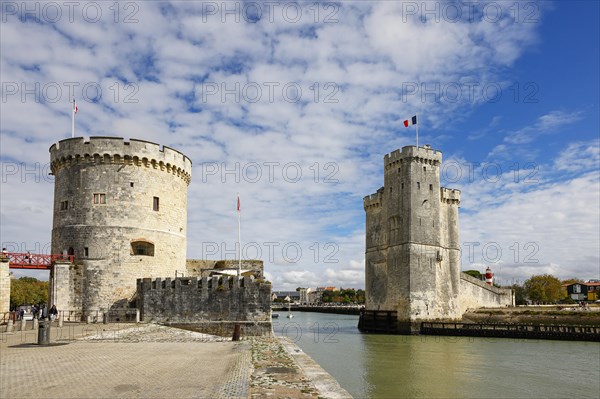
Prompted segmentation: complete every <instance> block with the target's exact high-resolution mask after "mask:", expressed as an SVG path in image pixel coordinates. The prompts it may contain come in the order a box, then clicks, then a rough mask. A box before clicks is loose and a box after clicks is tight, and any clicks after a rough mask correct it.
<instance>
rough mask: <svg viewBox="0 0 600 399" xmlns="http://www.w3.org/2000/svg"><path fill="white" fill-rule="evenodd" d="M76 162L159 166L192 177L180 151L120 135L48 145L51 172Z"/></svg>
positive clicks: (186, 177) (186, 179)
mask: <svg viewBox="0 0 600 399" xmlns="http://www.w3.org/2000/svg"><path fill="white" fill-rule="evenodd" d="M79 163H89V164H100V163H112V164H124V165H137V166H144V167H147V168H154V169H160V170H162V171H165V172H167V173H170V174H173V175H176V176H178V177H180V178H182V179H183V180H184V181H185V182H186V183H187V184H189V183H190V182H191V178H192V161H191V160H190V159H189V158H188V157H186V156H185V155H184V154H182V153H181V152H179V151H177V150H175V149H173V148H170V147H167V146H162V147H161V146H160V145H159V144H157V143H152V142H149V141H144V140H136V139H130V140H129V141H125V140H124V139H123V138H121V137H90V138H89V139H88V140H85V139H84V138H83V137H75V138H71V139H65V140H61V141H59V142H58V143H56V144H53V145H52V146H51V147H50V165H51V166H50V168H51V170H52V173H54V174H56V172H57V171H58V170H59V169H61V168H68V167H70V166H71V165H74V164H79Z"/></svg>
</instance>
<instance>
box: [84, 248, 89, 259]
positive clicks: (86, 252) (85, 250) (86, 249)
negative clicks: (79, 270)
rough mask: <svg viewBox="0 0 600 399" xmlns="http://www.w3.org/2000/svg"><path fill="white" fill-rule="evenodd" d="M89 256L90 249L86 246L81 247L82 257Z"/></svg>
mask: <svg viewBox="0 0 600 399" xmlns="http://www.w3.org/2000/svg"><path fill="white" fill-rule="evenodd" d="M88 256H90V249H89V248H88V247H83V257H84V258H87V257H88Z"/></svg>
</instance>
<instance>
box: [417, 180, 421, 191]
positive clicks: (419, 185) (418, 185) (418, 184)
mask: <svg viewBox="0 0 600 399" xmlns="http://www.w3.org/2000/svg"><path fill="white" fill-rule="evenodd" d="M420 189H421V182H417V190H420Z"/></svg>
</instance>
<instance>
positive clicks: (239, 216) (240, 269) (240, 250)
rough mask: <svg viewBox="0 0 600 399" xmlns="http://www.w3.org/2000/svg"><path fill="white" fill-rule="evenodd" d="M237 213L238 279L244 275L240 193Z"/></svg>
mask: <svg viewBox="0 0 600 399" xmlns="http://www.w3.org/2000/svg"><path fill="white" fill-rule="evenodd" d="M237 211H238V271H237V275H238V278H239V277H240V276H241V275H242V229H241V227H242V211H241V207H240V193H238V196H237Z"/></svg>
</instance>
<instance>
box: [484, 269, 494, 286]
mask: <svg viewBox="0 0 600 399" xmlns="http://www.w3.org/2000/svg"><path fill="white" fill-rule="evenodd" d="M485 282H486V283H487V284H489V285H494V273H492V269H490V268H489V267H488V268H487V269H485Z"/></svg>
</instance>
